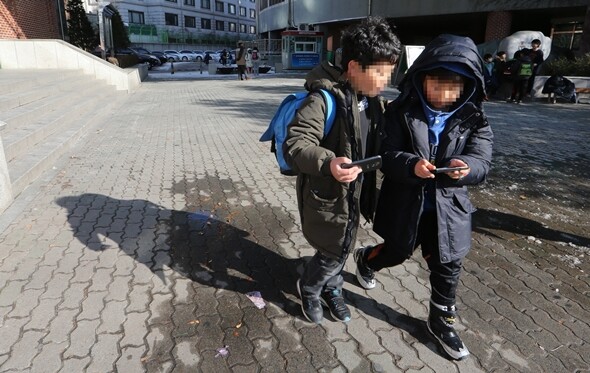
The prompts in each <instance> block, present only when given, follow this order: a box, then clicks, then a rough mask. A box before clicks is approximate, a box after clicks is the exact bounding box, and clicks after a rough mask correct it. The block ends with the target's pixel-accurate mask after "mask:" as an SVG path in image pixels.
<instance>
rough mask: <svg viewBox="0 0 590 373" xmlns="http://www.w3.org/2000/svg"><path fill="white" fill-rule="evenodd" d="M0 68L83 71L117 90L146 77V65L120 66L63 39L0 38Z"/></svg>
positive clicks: (128, 88)
mask: <svg viewBox="0 0 590 373" xmlns="http://www.w3.org/2000/svg"><path fill="white" fill-rule="evenodd" d="M0 68H1V69H66V70H67V69H72V70H82V71H84V73H85V74H88V75H92V76H94V77H95V78H96V79H100V80H104V81H106V82H107V83H108V84H110V85H113V86H115V87H116V88H117V90H122V91H128V92H131V91H133V90H134V89H136V88H137V87H138V86H139V85H140V84H141V81H142V80H143V79H145V77H146V76H147V67H146V66H141V67H139V68H130V69H121V68H119V67H117V66H115V65H113V64H111V63H108V62H106V61H104V60H102V59H100V58H98V57H96V56H94V55H92V54H90V53H87V52H84V51H83V50H81V49H79V48H76V47H74V46H73V45H71V44H69V43H66V42H64V41H62V40H45V39H26V40H24V39H3V40H0Z"/></svg>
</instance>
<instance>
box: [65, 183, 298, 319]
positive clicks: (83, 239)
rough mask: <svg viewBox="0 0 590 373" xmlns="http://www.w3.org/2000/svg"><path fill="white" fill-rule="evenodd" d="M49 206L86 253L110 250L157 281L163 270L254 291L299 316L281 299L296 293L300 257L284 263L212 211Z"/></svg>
mask: <svg viewBox="0 0 590 373" xmlns="http://www.w3.org/2000/svg"><path fill="white" fill-rule="evenodd" d="M56 202H57V204H58V205H60V206H62V207H64V208H65V209H67V210H68V223H69V225H70V228H71V230H72V232H73V234H74V236H75V237H76V238H77V239H78V240H79V241H80V243H81V244H82V245H84V246H85V247H86V248H88V249H89V250H93V251H103V250H107V249H111V248H112V246H114V245H116V246H118V248H119V249H120V250H121V251H122V252H124V253H125V254H126V255H128V256H130V257H131V258H133V259H134V260H135V261H136V262H137V263H138V264H141V265H144V266H146V267H147V268H149V270H150V271H151V272H152V273H154V274H155V275H156V276H158V277H159V278H160V280H161V281H163V282H166V281H167V279H166V276H165V275H164V269H165V267H168V268H170V269H172V270H173V271H174V272H175V273H178V274H180V275H182V276H183V277H185V278H190V279H191V280H193V281H195V282H197V283H200V284H202V285H206V286H211V287H214V288H221V289H227V290H231V291H236V292H239V293H242V294H247V293H249V292H252V291H259V292H260V293H261V295H262V297H263V298H264V300H265V301H267V302H271V303H273V304H276V305H278V306H279V307H280V308H282V309H284V310H285V311H286V312H287V313H289V314H291V315H294V316H299V315H300V313H301V310H300V308H299V305H298V304H296V303H294V302H293V301H291V300H289V299H288V298H287V296H286V295H287V294H291V295H295V294H296V288H295V282H296V280H297V278H298V277H297V268H298V266H300V265H301V264H302V263H303V259H300V258H297V259H289V258H286V257H284V256H282V255H280V254H278V253H275V252H274V251H272V250H269V249H267V248H266V247H264V246H261V245H260V244H258V243H257V242H256V238H255V237H254V236H253V235H251V234H249V233H248V232H246V231H244V230H242V229H239V228H236V227H234V226H232V225H231V224H228V223H226V222H225V221H222V219H221V218H219V217H218V216H216V215H215V212H214V211H206V210H199V211H193V212H188V211H179V210H172V209H167V208H165V207H163V206H160V205H157V204H155V203H152V202H150V201H146V200H141V199H133V200H122V199H117V198H113V197H109V196H105V195H101V194H82V195H76V196H67V197H61V198H59V199H57V201H56ZM113 243H114V245H113ZM270 244H272V242H271V243H270ZM275 246H276V245H275ZM269 247H270V246H269Z"/></svg>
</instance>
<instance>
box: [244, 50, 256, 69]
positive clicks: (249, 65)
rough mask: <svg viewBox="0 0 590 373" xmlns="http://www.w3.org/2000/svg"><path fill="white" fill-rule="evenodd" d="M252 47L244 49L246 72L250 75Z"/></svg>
mask: <svg viewBox="0 0 590 373" xmlns="http://www.w3.org/2000/svg"><path fill="white" fill-rule="evenodd" d="M253 66H254V65H253V64H252V49H250V48H248V50H247V51H246V74H247V75H250V76H252V67H253Z"/></svg>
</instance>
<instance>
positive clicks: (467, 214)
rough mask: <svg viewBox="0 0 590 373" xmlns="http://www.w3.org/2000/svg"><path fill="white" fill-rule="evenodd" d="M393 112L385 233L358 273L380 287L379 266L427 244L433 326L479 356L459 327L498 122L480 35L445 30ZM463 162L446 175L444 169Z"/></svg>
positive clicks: (361, 257)
mask: <svg viewBox="0 0 590 373" xmlns="http://www.w3.org/2000/svg"><path fill="white" fill-rule="evenodd" d="M399 88H400V91H401V93H400V95H399V96H398V98H397V99H396V100H395V101H394V102H392V103H391V104H389V105H388V106H387V109H386V113H385V118H386V121H385V134H386V137H385V139H384V140H383V143H382V148H381V151H380V153H381V155H382V157H383V166H382V168H381V171H382V172H383V174H384V176H385V177H384V180H383V184H382V186H381V193H380V195H379V201H378V203H377V210H376V215H375V222H374V226H373V229H374V231H375V232H376V233H377V234H379V236H381V237H382V238H383V239H384V242H383V243H382V244H380V245H377V246H372V247H366V248H361V249H357V250H355V252H354V259H355V261H356V264H357V270H356V277H357V280H358V281H359V283H360V284H361V286H362V287H364V288H365V289H371V288H373V287H375V285H376V283H375V271H379V270H381V269H383V268H386V267H392V266H396V265H399V264H401V263H403V262H404V261H406V260H407V259H409V258H410V257H411V256H412V254H413V252H414V250H415V249H416V248H417V247H418V246H421V249H422V256H423V257H424V259H425V260H426V263H427V265H428V268H429V270H430V285H431V291H432V293H431V298H430V313H429V317H428V330H429V331H430V333H431V334H432V335H433V336H434V337H435V338H436V340H437V341H438V342H439V343H440V345H441V346H442V347H443V348H444V350H445V351H446V353H447V354H448V355H449V356H450V357H451V358H453V359H462V358H464V357H465V356H467V355H468V354H469V351H468V349H467V348H466V347H465V345H464V344H463V342H462V341H461V339H460V337H459V336H458V335H457V333H456V331H455V329H454V323H455V317H456V313H457V308H456V306H455V298H456V290H457V285H458V284H459V274H460V272H461V267H462V261H463V258H464V257H465V255H466V254H467V253H468V251H469V249H470V245H471V213H472V212H474V210H475V209H474V207H473V205H472V204H471V202H470V200H469V196H468V193H467V186H469V185H476V184H479V183H481V182H483V181H484V180H485V179H486V175H487V174H488V171H489V169H490V164H491V157H492V140H493V135H492V130H491V128H490V125H489V123H488V121H487V119H486V116H485V114H484V111H483V108H482V100H483V98H484V97H485V88H484V77H483V69H482V61H481V59H480V57H479V55H478V52H477V48H476V46H475V44H474V43H473V41H472V40H471V39H469V38H466V37H459V36H455V35H440V36H439V37H437V38H436V39H434V40H433V41H432V42H430V43H429V44H428V45H427V46H426V47H425V49H424V51H423V52H422V53H421V54H420V56H419V57H418V58H417V60H416V61H415V62H414V64H413V65H412V66H411V68H410V69H409V71H408V73H407V75H406V77H405V78H404V80H402V82H401V83H400V87H399ZM444 167H460V168H461V169H459V170H456V171H446V172H441V173H437V171H436V169H437V168H444Z"/></svg>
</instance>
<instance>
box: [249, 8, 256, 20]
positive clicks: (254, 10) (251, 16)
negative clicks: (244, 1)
mask: <svg viewBox="0 0 590 373" xmlns="http://www.w3.org/2000/svg"><path fill="white" fill-rule="evenodd" d="M250 18H256V9H250Z"/></svg>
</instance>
